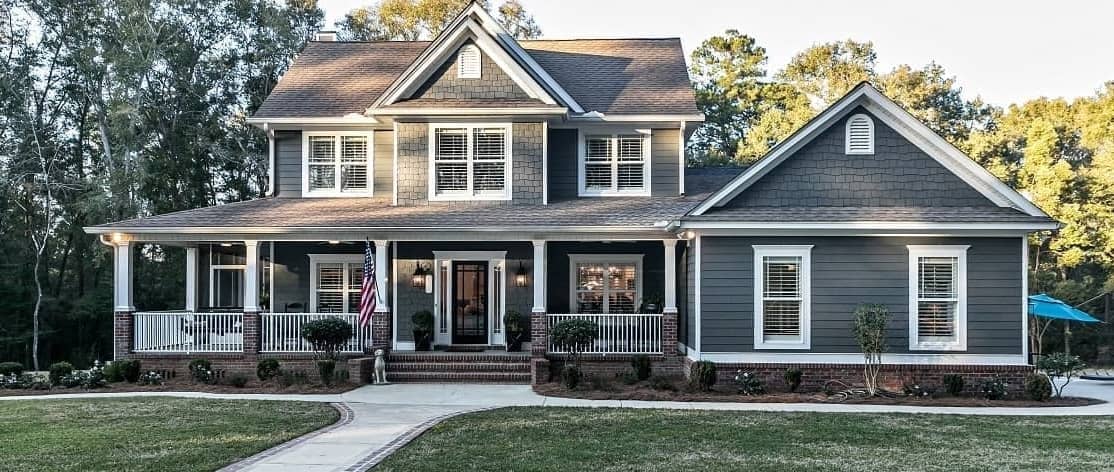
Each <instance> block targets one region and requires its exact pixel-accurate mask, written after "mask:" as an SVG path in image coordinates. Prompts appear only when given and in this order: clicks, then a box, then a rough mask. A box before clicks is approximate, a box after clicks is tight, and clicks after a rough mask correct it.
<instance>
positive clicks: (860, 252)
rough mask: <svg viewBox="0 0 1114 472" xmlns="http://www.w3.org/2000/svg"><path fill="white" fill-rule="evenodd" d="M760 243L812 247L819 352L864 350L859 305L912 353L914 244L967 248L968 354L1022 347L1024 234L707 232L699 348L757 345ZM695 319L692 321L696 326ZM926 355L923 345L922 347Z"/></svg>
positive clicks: (896, 345)
mask: <svg viewBox="0 0 1114 472" xmlns="http://www.w3.org/2000/svg"><path fill="white" fill-rule="evenodd" d="M756 244H772V245H779V244H781V245H790V244H793V245H796V244H811V245H814V247H813V248H812V318H811V320H812V333H811V335H812V349H811V352H818V353H851V352H858V351H859V349H858V346H857V344H856V343H855V340H854V338H853V336H852V335H851V321H852V315H851V314H852V312H853V311H854V309H855V307H856V306H858V305H859V304H861V303H880V304H884V305H886V306H887V307H888V308H889V310H890V313H891V316H892V318H891V324H890V329H889V352H894V353H904V352H909V341H908V320H909V318H908V312H909V253H908V249H907V248H906V247H905V246H906V245H909V244H963V245H970V249H969V250H968V252H967V282H968V283H967V347H968V349H967V352H968V353H975V354H1020V353H1021V346H1022V339H1023V333H1022V310H1023V302H1024V295H1023V293H1022V290H1021V287H1022V280H1021V277H1022V275H1023V274H1022V270H1021V262H1022V260H1021V257H1022V256H1021V239H1020V238H898V237H876V238H870V237H779V238H769V237H766V238H762V237H704V238H702V239H701V265H702V267H701V274H700V277H701V282H700V283H701V303H702V304H701V308H700V317H701V321H700V325H701V326H700V328H701V333H702V338H701V351H702V352H749V351H753V350H754V336H753V329H754V313H753V311H754V310H753V296H754V293H753V292H754V278H753V277H754V274H753V261H754V249H753V248H752V247H751V246H752V245H756ZM690 326H691V325H690ZM918 352H921V351H918Z"/></svg>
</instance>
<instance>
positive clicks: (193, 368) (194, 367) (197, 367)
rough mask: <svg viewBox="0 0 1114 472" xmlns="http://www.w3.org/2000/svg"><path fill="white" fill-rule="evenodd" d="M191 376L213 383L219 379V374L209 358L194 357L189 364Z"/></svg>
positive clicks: (196, 379)
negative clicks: (214, 369)
mask: <svg viewBox="0 0 1114 472" xmlns="http://www.w3.org/2000/svg"><path fill="white" fill-rule="evenodd" d="M188 369H189V371H190V377H192V378H193V380H194V381H195V382H201V383H204V384H212V383H216V381H217V374H216V372H214V371H213V363H212V362H209V359H194V360H192V361H190V363H189V364H188Z"/></svg>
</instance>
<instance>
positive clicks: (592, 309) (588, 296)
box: [576, 292, 603, 313]
mask: <svg viewBox="0 0 1114 472" xmlns="http://www.w3.org/2000/svg"><path fill="white" fill-rule="evenodd" d="M576 312H577V313H603V293H601V292H581V293H577V294H576Z"/></svg>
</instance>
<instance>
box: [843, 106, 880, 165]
mask: <svg viewBox="0 0 1114 472" xmlns="http://www.w3.org/2000/svg"><path fill="white" fill-rule="evenodd" d="M859 118H865V119H866V123H867V127H868V128H869V129H870V148H869V149H866V150H861V151H859V150H852V149H851V122H852V121H855V120H857V119H859ZM874 136H875V134H874V119H873V118H871V117H870V115H867V114H865V113H857V114H854V115H851V117H849V118H847V123H845V124H844V125H843V152H844V153H845V154H848V155H873V154H874V142H875V139H874Z"/></svg>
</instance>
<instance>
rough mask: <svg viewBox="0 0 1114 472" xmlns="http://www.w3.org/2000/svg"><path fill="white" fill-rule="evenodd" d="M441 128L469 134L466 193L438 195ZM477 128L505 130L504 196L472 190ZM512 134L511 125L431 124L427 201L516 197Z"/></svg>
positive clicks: (507, 198) (508, 198)
mask: <svg viewBox="0 0 1114 472" xmlns="http://www.w3.org/2000/svg"><path fill="white" fill-rule="evenodd" d="M439 128H465V129H467V130H468V133H467V135H468V139H467V141H466V142H467V148H468V149H467V152H468V158H467V160H466V161H464V162H467V163H468V190H467V191H466V192H464V193H449V194H440V195H438V194H437V164H436V162H435V156H436V154H437V130H438V129H439ZM475 128H502V129H504V130H505V134H506V136H505V139H506V143H505V144H504V145H505V146H506V150H507V158H506V159H504V161H503V163H504V167H503V182H504V185H503V194H502V195H495V194H488V195H474V192H475V191H474V190H473V189H472V185H473V184H474V182H473V179H472V164H473V163H474V162H475V161H474V160H473V157H472V130H473V129H475ZM512 134H514V128H513V127H512V124H511V123H430V124H429V149H428V159H427V160H428V161H429V163H428V167H429V169H428V172H427V173H428V174H429V176H428V181H427V183H426V187H427V189H428V197H427V199H428V200H429V201H431V202H438V201H440V202H452V201H471V200H510V199H511V196H512V195H514V192H513V185H512V178H511V177H512V173H511V169H513V168H514V160H513V154H514V149H513V148H512V147H511V145H512V144H513V143H514V141H513V139H511V135H512Z"/></svg>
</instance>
